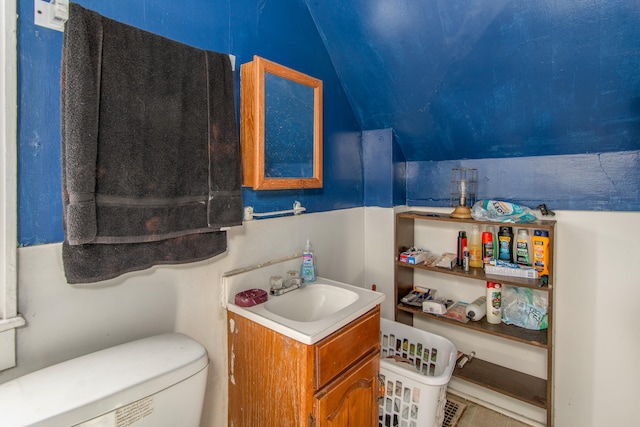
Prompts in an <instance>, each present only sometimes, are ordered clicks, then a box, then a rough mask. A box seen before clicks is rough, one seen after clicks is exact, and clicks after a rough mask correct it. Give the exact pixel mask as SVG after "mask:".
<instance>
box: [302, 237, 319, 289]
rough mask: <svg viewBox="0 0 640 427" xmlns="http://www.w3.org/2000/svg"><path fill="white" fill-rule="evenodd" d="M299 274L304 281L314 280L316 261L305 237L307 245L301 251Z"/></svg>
mask: <svg viewBox="0 0 640 427" xmlns="http://www.w3.org/2000/svg"><path fill="white" fill-rule="evenodd" d="M300 276H302V278H303V279H304V281H305V283H310V282H315V281H316V263H315V259H314V256H313V251H312V250H311V243H310V242H309V239H307V245H306V246H305V248H304V251H303V252H302V267H300Z"/></svg>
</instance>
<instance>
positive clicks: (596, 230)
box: [0, 208, 640, 427]
mask: <svg viewBox="0 0 640 427" xmlns="http://www.w3.org/2000/svg"><path fill="white" fill-rule="evenodd" d="M556 219H557V221H558V226H557V229H556V237H557V242H556V265H555V267H556V273H557V279H556V294H555V301H556V312H555V325H556V330H555V348H556V361H555V385H556V391H555V425H556V426H561V427H574V426H575V427H600V426H603V425H632V424H633V423H635V421H636V420H635V416H634V412H635V410H636V408H635V403H636V402H635V400H636V399H635V395H636V383H637V382H638V381H639V380H640V368H639V367H638V366H639V365H638V364H637V363H636V360H635V359H636V357H637V355H638V354H640V344H639V342H638V339H637V338H638V328H637V320H636V316H635V313H636V310H635V304H636V303H637V302H638V301H640V280H638V279H637V272H636V268H637V266H638V265H640V263H638V262H637V261H636V259H637V255H636V252H635V251H634V248H635V245H636V242H638V241H639V240H640V227H638V225H640V213H637V212H631V213H624V212H616V213H612V212H568V211H563V212H558V214H557V216H556ZM365 236H366V238H365ZM307 238H309V239H311V242H312V244H313V247H314V250H315V252H316V258H317V262H318V271H319V274H320V275H322V276H325V277H327V278H330V279H335V280H340V281H344V282H348V283H352V284H355V285H360V286H367V287H369V286H370V285H371V284H374V283H375V284H376V285H377V288H378V290H380V291H383V292H385V293H386V294H387V300H386V301H385V302H384V303H383V307H382V313H383V316H384V317H387V318H391V317H392V316H393V303H392V299H393V256H394V253H393V252H394V251H393V240H394V209H383V208H360V209H349V210H340V211H333V212H325V213H317V214H304V215H301V216H299V217H286V218H274V219H268V220H256V221H254V222H250V223H247V224H245V225H244V226H242V227H234V228H233V229H232V230H231V231H230V232H229V251H228V252H227V253H226V254H223V255H220V256H218V257H216V258H214V259H211V260H208V261H203V262H199V263H195V264H189V265H184V266H175V267H164V266H163V267H156V268H152V269H149V270H147V271H144V272H139V273H133V274H129V275H127V276H125V277H121V278H118V279H113V280H110V281H108V282H104V283H103V284H101V285H96V286H87V287H73V286H70V285H68V284H66V282H65V280H64V275H63V272H62V265H61V256H60V251H61V245H59V244H54V245H43V246H35V247H30V248H22V249H20V250H19V253H18V256H19V292H20V294H19V309H20V312H21V313H22V314H23V315H24V316H25V318H26V320H27V322H28V324H27V326H26V327H25V328H22V329H20V330H18V367H17V368H14V369H10V370H8V371H5V372H2V373H0V382H4V381H8V380H10V379H12V378H15V377H17V376H20V375H23V374H25V373H28V372H31V371H33V370H36V369H39V368H42V367H45V366H48V365H51V364H53V363H56V362H59V361H62V360H66V359H69V358H72V357H75V356H78V355H81V354H85V353H88V352H90V351H94V350H99V349H102V348H105V347H108V346H111V345H114V344H118V343H121V342H125V341H129V340H132V339H136V338H140V337H144V336H148V335H152V334H156V333H161V332H166V331H179V332H184V333H186V334H188V335H190V336H192V337H193V338H195V339H197V340H198V341H200V342H201V343H202V344H203V345H205V347H206V348H207V350H208V352H209V357H210V359H211V367H210V371H209V382H208V386H207V396H206V403H205V413H204V417H203V423H202V425H203V426H207V427H218V426H225V425H226V419H227V414H226V405H227V379H226V378H227V377H226V376H227V368H226V363H227V358H226V327H225V324H226V312H225V310H223V309H222V308H221V287H220V278H221V276H222V274H223V273H224V272H226V271H229V270H232V269H235V268H238V267H243V266H247V265H252V264H254V263H257V262H261V261H265V260H268V259H274V258H279V257H281V256H285V255H290V254H292V253H295V252H297V251H300V250H301V249H302V248H303V246H304V242H305V241H306V239H307ZM453 249H454V248H453V246H452V250H453ZM501 351H503V352H504V353H508V352H509V351H510V350H501ZM532 357H533V358H534V359H535V357H536V356H535V355H533V356H532ZM452 386H453V384H452ZM472 392H473V390H472ZM478 393H479V395H480V397H481V398H484V399H488V400H493V397H492V396H491V395H486V394H485V395H481V393H480V392H478ZM487 396H488V397H487ZM509 405H510V403H509V402H508V401H507V402H506V403H504V406H509ZM507 409H508V408H507Z"/></svg>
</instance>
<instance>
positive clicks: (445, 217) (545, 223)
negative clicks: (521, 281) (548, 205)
mask: <svg viewBox="0 0 640 427" xmlns="http://www.w3.org/2000/svg"><path fill="white" fill-rule="evenodd" d="M397 216H398V217H400V218H419V219H428V220H431V221H446V222H459V223H463V224H470V223H471V224H474V223H475V224H486V225H495V226H500V225H504V226H507V227H518V228H534V229H539V228H543V229H548V228H553V227H554V226H555V224H556V221H555V220H549V219H539V220H537V221H534V222H531V223H528V224H516V223H508V222H496V221H478V220H475V219H473V218H469V219H460V218H452V217H451V215H449V214H444V213H439V212H421V211H407V212H401V213H399V214H397Z"/></svg>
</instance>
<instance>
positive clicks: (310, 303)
mask: <svg viewBox="0 0 640 427" xmlns="http://www.w3.org/2000/svg"><path fill="white" fill-rule="evenodd" d="M246 286H247V287H238V288H236V289H234V292H237V291H240V290H247V289H249V286H251V285H250V284H247V285H246ZM265 290H266V289H265ZM382 301H384V294H382V293H380V292H375V291H371V290H369V289H364V288H361V287H358V286H352V285H348V284H346V283H342V282H336V281H334V280H329V279H323V278H321V277H318V279H317V280H316V281H315V282H314V283H308V284H305V285H304V286H303V287H302V288H300V289H296V290H293V291H290V292H287V293H286V294H283V295H280V296H273V295H270V296H269V300H268V301H267V302H265V303H262V304H258V305H254V306H253V307H240V306H238V305H236V304H234V303H233V301H232V300H231V298H229V301H228V303H227V309H228V310H229V311H231V312H233V313H236V314H239V315H241V316H243V317H245V318H247V319H249V320H252V321H254V322H256V323H258V324H260V325H262V326H265V327H267V328H269V329H271V330H273V331H275V332H278V333H281V334H283V335H286V336H288V337H290V338H293V339H295V340H297V341H300V342H302V343H304V344H314V343H316V342H317V341H320V340H321V339H323V338H325V337H327V336H329V335H330V334H332V333H333V332H335V331H337V330H338V329H340V328H342V327H343V326H346V325H347V324H349V323H351V322H352V321H354V320H355V319H357V318H358V317H360V316H362V315H363V314H365V313H367V312H368V311H369V310H371V309H373V308H374V307H376V306H377V305H379V304H380V303H381V302H382ZM230 326H231V328H232V329H233V327H234V326H233V324H231V325H230Z"/></svg>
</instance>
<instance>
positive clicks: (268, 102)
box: [240, 56, 322, 190]
mask: <svg viewBox="0 0 640 427" xmlns="http://www.w3.org/2000/svg"><path fill="white" fill-rule="evenodd" d="M240 142H241V150H242V167H243V185H245V186H248V187H253V189H254V190H282V189H296V188H322V81H321V80H318V79H316V78H313V77H310V76H308V75H306V74H303V73H300V72H298V71H295V70H292V69H290V68H287V67H285V66H282V65H279V64H276V63H275V62H272V61H269V60H266V59H264V58H261V57H259V56H254V57H253V61H251V62H247V63H246V64H242V66H241V67H240Z"/></svg>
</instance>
